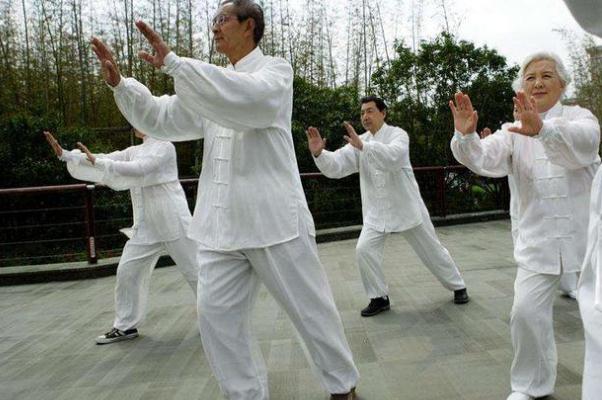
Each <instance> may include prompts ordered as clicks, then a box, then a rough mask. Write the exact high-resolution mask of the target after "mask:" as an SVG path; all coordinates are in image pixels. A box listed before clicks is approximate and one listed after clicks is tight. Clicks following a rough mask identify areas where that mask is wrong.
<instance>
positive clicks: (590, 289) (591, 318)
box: [578, 268, 602, 400]
mask: <svg viewBox="0 0 602 400" xmlns="http://www.w3.org/2000/svg"><path fill="white" fill-rule="evenodd" d="M582 275H583V276H582V278H581V281H580V286H579V294H578V299H579V311H580V312H581V319H582V320H583V330H584V331H585V364H584V367H583V386H582V397H581V400H599V399H600V397H601V396H602V311H600V310H599V309H596V308H595V307H594V304H595V282H596V279H595V276H594V271H593V269H591V268H584V269H583V272H582Z"/></svg>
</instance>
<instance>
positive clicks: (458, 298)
mask: <svg viewBox="0 0 602 400" xmlns="http://www.w3.org/2000/svg"><path fill="white" fill-rule="evenodd" d="M469 301H470V297H468V292H467V291H466V288H464V289H459V290H454V303H456V304H466V303H468V302H469Z"/></svg>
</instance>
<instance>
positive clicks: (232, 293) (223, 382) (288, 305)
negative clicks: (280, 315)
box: [198, 222, 359, 400]
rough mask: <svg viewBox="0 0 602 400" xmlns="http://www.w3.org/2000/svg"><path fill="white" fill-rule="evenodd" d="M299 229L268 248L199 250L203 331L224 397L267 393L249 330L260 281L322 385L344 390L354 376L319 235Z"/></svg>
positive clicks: (250, 399) (254, 399)
mask: <svg viewBox="0 0 602 400" xmlns="http://www.w3.org/2000/svg"><path fill="white" fill-rule="evenodd" d="M299 231H300V233H301V234H300V236H299V237H298V238H296V239H293V240H291V241H288V242H286V243H281V244H277V245H274V246H270V247H265V248H255V249H249V250H237V251H217V250H210V249H206V248H201V250H200V253H199V257H198V260H199V262H200V274H199V284H198V313H199V327H200V331H201V339H202V341H203V348H204V350H205V354H206V356H207V359H208V360H209V362H210V364H211V369H212V370H213V373H214V374H215V377H216V378H217V381H218V383H219V386H220V388H221V390H222V392H223V393H224V395H225V396H226V398H227V399H230V400H267V399H269V392H268V385H267V374H266V368H265V364H264V361H263V358H262V356H261V353H260V352H259V351H258V350H257V346H256V344H255V341H254V340H253V338H252V336H251V317H252V309H253V305H254V303H255V298H256V295H257V292H258V290H259V285H260V283H263V284H264V285H265V286H266V288H267V289H268V291H269V292H270V293H271V294H272V296H274V298H275V299H276V300H277V301H278V303H279V304H280V306H281V307H282V308H283V309H284V310H285V311H286V313H287V314H288V316H289V317H290V318H291V320H292V322H293V325H294V326H295V328H296V329H297V332H298V333H299V335H300V337H301V339H302V341H303V344H304V345H305V347H306V350H308V351H306V354H309V355H310V357H311V360H310V364H311V365H312V367H313V370H314V372H315V373H316V375H317V377H318V379H319V380H320V382H321V384H322V386H323V387H324V388H325V389H326V390H327V391H328V392H329V393H345V392H348V391H349V390H350V389H351V388H352V387H355V385H356V383H357V380H358V378H359V374H358V371H357V369H356V368H355V365H354V363H353V359H352V355H351V351H350V349H349V345H348V344H347V340H346V339H345V335H344V332H343V324H342V322H341V318H340V316H339V313H338V311H337V309H336V306H335V302H334V298H333V296H332V291H331V288H330V286H329V284H328V280H327V277H326V273H325V271H324V268H323V267H322V264H321V263H320V260H319V258H318V250H317V246H316V243H315V239H314V238H313V237H312V236H311V235H310V234H309V232H308V227H307V226H306V224H305V223H303V222H300V229H299Z"/></svg>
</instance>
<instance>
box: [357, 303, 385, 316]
mask: <svg viewBox="0 0 602 400" xmlns="http://www.w3.org/2000/svg"><path fill="white" fill-rule="evenodd" d="M390 309H391V306H390V305H388V306H385V307H382V308H379V309H378V310H377V311H374V312H373V313H370V314H368V313H364V312H361V313H360V314H361V315H362V317H372V316H374V315H376V314H380V313H381V312H383V311H388V310H390Z"/></svg>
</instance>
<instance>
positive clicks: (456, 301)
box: [454, 297, 470, 304]
mask: <svg viewBox="0 0 602 400" xmlns="http://www.w3.org/2000/svg"><path fill="white" fill-rule="evenodd" d="M468 302H470V297H468V298H466V299H462V300H455V299H454V304H466V303H468Z"/></svg>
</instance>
